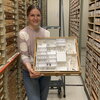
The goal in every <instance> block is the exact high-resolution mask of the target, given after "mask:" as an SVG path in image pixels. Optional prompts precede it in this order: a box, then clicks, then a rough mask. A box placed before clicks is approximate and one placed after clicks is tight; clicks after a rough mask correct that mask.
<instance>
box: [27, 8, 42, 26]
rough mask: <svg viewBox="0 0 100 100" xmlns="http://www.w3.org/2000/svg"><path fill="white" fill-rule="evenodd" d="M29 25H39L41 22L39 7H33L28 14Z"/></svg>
mask: <svg viewBox="0 0 100 100" xmlns="http://www.w3.org/2000/svg"><path fill="white" fill-rule="evenodd" d="M28 21H29V25H31V26H32V27H38V26H39V25H40V23H41V13H40V11H39V10H38V9H36V8H35V9H32V10H31V11H30V13H29V15H28Z"/></svg>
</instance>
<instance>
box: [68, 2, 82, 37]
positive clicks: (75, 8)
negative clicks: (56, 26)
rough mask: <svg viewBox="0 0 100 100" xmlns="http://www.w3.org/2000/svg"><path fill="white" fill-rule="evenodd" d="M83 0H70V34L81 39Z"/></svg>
mask: <svg viewBox="0 0 100 100" xmlns="http://www.w3.org/2000/svg"><path fill="white" fill-rule="evenodd" d="M80 4H81V0H69V6H70V7H69V33H70V35H72V36H76V38H77V39H79V36H80Z"/></svg>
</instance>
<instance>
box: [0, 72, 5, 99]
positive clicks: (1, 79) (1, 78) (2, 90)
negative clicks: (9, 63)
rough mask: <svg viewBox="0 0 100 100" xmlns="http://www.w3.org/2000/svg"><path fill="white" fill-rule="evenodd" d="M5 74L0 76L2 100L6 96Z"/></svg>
mask: <svg viewBox="0 0 100 100" xmlns="http://www.w3.org/2000/svg"><path fill="white" fill-rule="evenodd" d="M3 78H4V74H3V73H1V74H0V100H4V97H5V94H4V79H3Z"/></svg>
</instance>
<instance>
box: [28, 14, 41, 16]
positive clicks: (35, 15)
mask: <svg viewBox="0 0 100 100" xmlns="http://www.w3.org/2000/svg"><path fill="white" fill-rule="evenodd" d="M30 16H32V17H35V16H37V17H40V16H41V15H40V14H38V15H34V14H32V15H30Z"/></svg>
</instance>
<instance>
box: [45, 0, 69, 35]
mask: <svg viewBox="0 0 100 100" xmlns="http://www.w3.org/2000/svg"><path fill="white" fill-rule="evenodd" d="M63 2H64V25H65V34H66V36H67V35H68V27H69V0H63ZM47 21H48V22H47V23H48V26H59V0H47ZM49 31H50V32H51V36H59V30H58V29H50V30H49Z"/></svg>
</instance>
